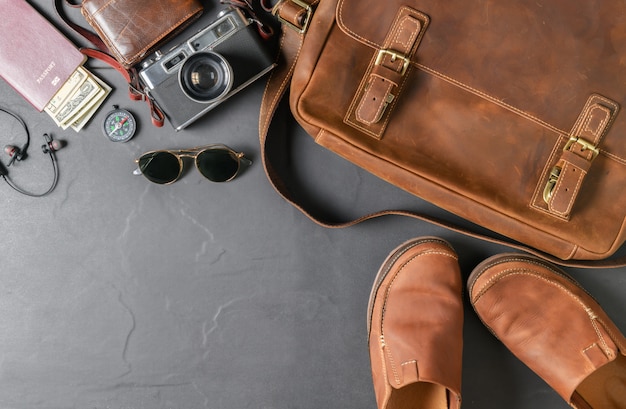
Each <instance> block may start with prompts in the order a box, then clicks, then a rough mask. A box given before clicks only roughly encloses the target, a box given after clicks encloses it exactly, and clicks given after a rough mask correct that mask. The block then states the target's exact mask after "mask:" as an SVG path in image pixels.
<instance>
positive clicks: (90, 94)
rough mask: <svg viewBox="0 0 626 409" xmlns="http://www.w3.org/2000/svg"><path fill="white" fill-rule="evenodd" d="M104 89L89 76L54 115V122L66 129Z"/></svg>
mask: <svg viewBox="0 0 626 409" xmlns="http://www.w3.org/2000/svg"><path fill="white" fill-rule="evenodd" d="M101 91H102V89H101V88H100V86H99V85H98V83H97V82H96V81H95V80H94V79H93V78H92V77H87V79H86V80H85V82H83V83H82V84H81V85H80V87H78V90H76V92H74V93H73V94H72V95H71V97H70V98H69V99H68V100H66V101H65V102H64V103H63V105H62V106H61V109H59V111H58V112H57V114H56V115H55V116H54V118H53V119H54V122H56V124H57V125H59V126H60V127H61V128H63V129H66V128H67V127H68V126H69V125H70V124H71V123H72V121H73V120H74V118H75V117H77V116H78V115H79V113H80V111H81V110H83V109H84V108H85V106H86V105H88V104H90V103H91V101H92V100H93V99H94V98H95V97H96V96H97V95H98V94H99V93H100V92H101Z"/></svg>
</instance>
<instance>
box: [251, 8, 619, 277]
mask: <svg viewBox="0 0 626 409" xmlns="http://www.w3.org/2000/svg"><path fill="white" fill-rule="evenodd" d="M318 2H319V0H281V1H280V2H279V3H278V4H277V5H276V6H275V7H274V14H277V13H280V12H281V10H283V11H284V10H287V11H288V12H289V14H288V15H287V16H280V19H281V21H283V22H284V21H287V22H288V23H283V30H282V34H281V39H280V49H279V52H278V56H277V63H278V65H277V67H276V68H275V69H274V70H273V71H272V73H271V75H270V77H269V79H268V81H267V85H266V88H265V92H264V94H263V99H262V101H261V112H260V120H259V139H260V143H261V156H262V162H263V167H264V169H265V173H266V174H267V177H268V179H269V181H270V183H271V185H272V186H273V187H274V189H275V190H276V192H278V194H279V195H280V196H282V197H283V199H285V200H286V201H287V202H288V203H290V204H291V205H293V206H294V207H296V208H297V209H298V210H300V211H301V212H302V213H303V214H304V215H306V216H307V217H308V218H309V219H311V220H312V221H314V222H315V223H317V224H318V225H320V226H323V227H327V228H344V227H350V226H354V225H356V224H359V223H361V222H364V221H366V220H370V219H374V218H377V217H381V216H389V215H395V216H406V217H411V218H413V219H417V220H421V221H425V222H428V223H431V224H434V225H436V226H439V227H443V228H446V229H448V230H451V231H453V232H456V233H461V234H463V235H465V236H468V237H472V238H477V239H480V240H484V241H486V242H489V243H494V244H498V245H504V246H508V247H511V248H513V249H516V250H521V251H524V252H527V253H530V254H534V255H536V256H538V257H541V258H543V259H545V260H547V261H549V262H552V263H554V264H558V265H561V266H566V267H575V268H619V267H626V256H625V257H617V258H613V259H607V260H594V261H584V260H562V259H560V258H558V257H555V256H552V255H550V254H547V253H544V252H541V251H539V250H536V249H534V248H532V247H528V246H525V245H523V244H519V243H517V242H512V241H507V240H502V239H498V238H494V237H491V236H487V235H484V234H481V233H477V232H474V231H472V230H469V229H465V228H463V227H460V226H458V225H456V224H454V223H451V222H447V221H445V220H441V219H438V218H436V217H433V216H430V215H428V214H425V213H419V212H414V211H406V210H383V211H379V212H375V213H370V214H366V215H364V216H361V217H359V218H357V219H354V220H349V221H345V222H338V223H334V222H329V221H327V220H323V219H321V218H319V217H317V216H315V215H313V214H312V213H311V212H310V211H309V210H308V209H306V208H305V207H304V206H303V205H302V204H300V203H299V202H298V201H297V199H296V198H295V197H294V195H293V194H292V192H291V191H290V190H289V188H288V186H287V185H286V184H285V183H284V181H283V179H282V178H281V176H280V175H279V173H278V172H277V171H276V169H275V168H274V167H273V166H272V163H271V162H270V160H269V156H268V150H267V144H268V139H267V138H268V136H269V133H270V127H271V125H272V121H273V119H274V117H275V115H276V113H277V110H278V106H279V104H280V103H281V101H282V100H283V98H285V97H286V96H287V95H288V92H287V91H288V89H289V85H290V82H291V77H292V76H293V73H294V70H295V66H296V63H297V60H298V56H299V55H300V51H301V49H302V44H303V42H304V38H305V35H306V30H301V29H303V28H306V26H307V25H308V21H304V19H310V18H311V16H310V13H309V14H307V11H306V7H310V8H313V7H315V5H316V4H317V3H318ZM309 10H310V9H309ZM292 26H293V27H292Z"/></svg>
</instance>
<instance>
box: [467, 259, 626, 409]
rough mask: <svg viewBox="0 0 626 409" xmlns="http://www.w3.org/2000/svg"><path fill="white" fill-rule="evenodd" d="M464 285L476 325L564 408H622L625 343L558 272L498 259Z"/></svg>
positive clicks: (625, 403) (538, 263)
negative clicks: (560, 400) (553, 393)
mask: <svg viewBox="0 0 626 409" xmlns="http://www.w3.org/2000/svg"><path fill="white" fill-rule="evenodd" d="M468 287H469V292H470V300H471V303H472V305H473V307H474V309H475V310H476V313H477V314H478V315H479V317H480V319H481V320H482V321H483V323H484V324H485V325H486V326H487V327H488V328H489V329H490V330H491V332H492V333H493V334H494V335H495V336H496V337H498V338H499V339H500V341H502V342H503V343H504V345H506V347H507V348H509V349H510V350H511V352H513V354H515V356H517V357H518V358H519V359H520V360H521V361H522V362H524V363H525V364H526V365H528V366H529V367H530V368H531V369H532V370H533V371H534V372H535V373H536V374H537V375H539V376H540V377H541V378H543V380H545V381H546V382H547V383H548V384H549V385H550V386H551V387H552V388H553V389H554V390H555V391H556V392H557V393H558V394H559V395H561V396H562V397H563V399H565V400H566V401H567V402H568V403H569V404H570V405H571V406H573V407H575V408H578V409H616V408H620V409H624V408H626V356H625V353H626V338H624V335H622V333H621V332H620V331H619V329H618V328H617V327H616V326H615V324H614V323H613V322H612V321H611V319H610V318H609V317H608V316H607V315H606V313H605V312H604V311H603V310H602V308H601V307H600V305H599V304H598V303H597V302H596V301H595V300H594V299H593V298H592V297H591V296H590V295H589V294H588V293H587V292H585V290H584V289H583V288H581V287H580V285H579V284H578V283H576V282H575V281H574V280H573V279H572V278H570V277H569V276H567V275H566V274H565V273H564V272H563V271H561V270H559V269H558V268H557V267H555V266H553V265H551V264H549V263H547V262H545V261H542V260H541V259H538V258H536V257H532V256H527V255H521V254H505V255H500V256H495V257H492V258H490V259H488V260H486V261H484V262H483V263H481V264H480V265H479V266H478V267H476V269H474V271H473V272H472V274H471V275H470V277H469V281H468Z"/></svg>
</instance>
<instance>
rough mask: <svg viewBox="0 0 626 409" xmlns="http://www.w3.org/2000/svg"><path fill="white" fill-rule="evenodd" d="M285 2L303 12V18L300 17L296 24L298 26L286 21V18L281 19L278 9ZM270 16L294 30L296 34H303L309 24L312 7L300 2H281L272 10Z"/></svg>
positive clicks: (299, 0) (292, 0)
mask: <svg viewBox="0 0 626 409" xmlns="http://www.w3.org/2000/svg"><path fill="white" fill-rule="evenodd" d="M285 1H289V2H291V3H293V4H295V5H296V6H298V7H300V8H302V9H303V10H304V16H303V17H301V20H300V21H299V22H298V23H299V26H298V25H296V24H294V23H293V22H291V21H289V20H287V19H286V18H284V17H281V15H280V9H281V6H282V5H283V4H282V3H283V2H285ZM272 14H273V15H275V16H276V18H278V21H280V22H281V23H283V24H284V25H286V26H287V27H289V28H291V29H293V30H295V31H296V32H297V33H298V34H304V33H306V31H307V30H308V28H309V24H310V23H311V17H312V16H313V7H311V5H309V4H307V3H305V2H304V1H302V0H282V1H279V2H278V3H277V4H276V5H275V6H274V8H273V9H272Z"/></svg>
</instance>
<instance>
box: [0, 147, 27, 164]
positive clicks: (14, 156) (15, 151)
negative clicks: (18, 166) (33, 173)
mask: <svg viewBox="0 0 626 409" xmlns="http://www.w3.org/2000/svg"><path fill="white" fill-rule="evenodd" d="M4 153H6V154H7V155H9V156H10V157H11V160H10V161H9V164H8V166H11V165H12V164H13V162H15V161H18V162H19V161H21V160H22V159H25V158H26V151H25V150H24V149H20V148H18V147H17V146H15V145H6V146H5V147H4Z"/></svg>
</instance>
